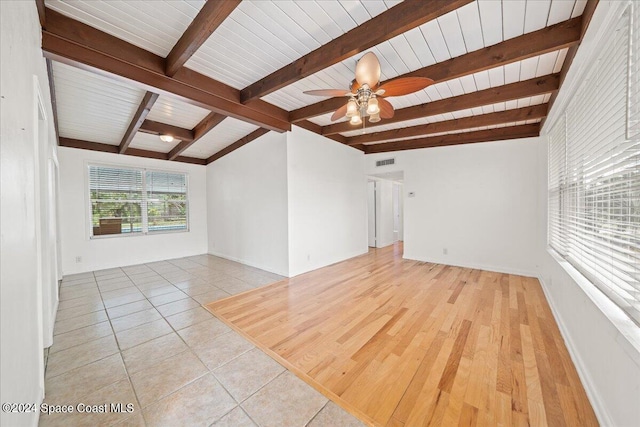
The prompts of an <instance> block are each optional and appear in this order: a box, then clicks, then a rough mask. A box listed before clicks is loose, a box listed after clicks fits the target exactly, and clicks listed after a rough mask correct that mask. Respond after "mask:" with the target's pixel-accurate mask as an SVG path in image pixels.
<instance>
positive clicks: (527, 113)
mask: <svg viewBox="0 0 640 427" xmlns="http://www.w3.org/2000/svg"><path fill="white" fill-rule="evenodd" d="M547 107H548V105H547V104H540V105H535V106H532V107H524V108H517V109H514V110H506V111H499V112H496V113H489V114H481V115H478V116H470V117H463V118H460V119H454V120H445V121H442V122H435V123H429V124H425V125H420V126H411V127H406V128H400V129H392V130H388V131H384V132H376V133H369V134H365V135H358V136H352V137H350V138H347V144H348V145H360V144H365V143H370V142H376V141H385V140H389V139H402V138H411V137H414V136H421V135H429V134H433V133H440V132H451V131H456V130H463V129H471V128H477V127H482V126H491V125H499V124H501V123H512V122H519V121H523V120H531V119H541V118H543V117H545V116H546V115H547Z"/></svg>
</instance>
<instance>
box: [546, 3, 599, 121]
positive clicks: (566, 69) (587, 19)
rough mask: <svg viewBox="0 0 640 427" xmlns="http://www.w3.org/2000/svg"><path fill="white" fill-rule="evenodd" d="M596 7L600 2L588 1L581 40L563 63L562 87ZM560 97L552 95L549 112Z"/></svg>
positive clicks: (568, 53)
mask: <svg viewBox="0 0 640 427" xmlns="http://www.w3.org/2000/svg"><path fill="white" fill-rule="evenodd" d="M596 6H598V0H588V1H587V4H586V5H585V7H584V11H583V12H582V15H581V16H580V18H581V26H580V40H579V41H578V43H576V44H575V45H573V46H571V47H570V48H569V50H568V51H567V55H566V56H565V58H564V62H563V63H562V68H561V69H560V87H562V83H564V79H565V78H566V77H567V73H568V72H569V69H570V68H571V64H572V63H573V59H574V58H575V56H576V53H577V52H578V48H579V47H580V43H581V42H582V39H583V38H584V34H585V33H586V32H587V29H588V28H589V23H590V22H591V18H592V17H593V13H594V12H595V11H596ZM557 97H558V92H556V93H554V94H553V95H551V98H550V99H549V111H551V108H552V107H553V104H554V102H555V101H556V98H557ZM544 122H545V120H543V121H542V125H543V126H544Z"/></svg>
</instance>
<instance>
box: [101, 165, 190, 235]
mask: <svg viewBox="0 0 640 427" xmlns="http://www.w3.org/2000/svg"><path fill="white" fill-rule="evenodd" d="M89 194H90V199H91V236H104V235H116V234H122V235H132V234H140V233H157V232H164V231H174V230H187V229H188V199H187V176H186V174H183V173H175V172H160V171H150V170H144V169H129V168H115V167H109V166H98V165H90V166H89Z"/></svg>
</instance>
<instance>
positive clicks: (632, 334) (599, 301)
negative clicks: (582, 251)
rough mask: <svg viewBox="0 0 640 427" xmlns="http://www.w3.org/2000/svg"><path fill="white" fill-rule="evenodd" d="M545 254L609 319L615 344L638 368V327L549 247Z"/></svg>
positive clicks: (639, 344)
mask: <svg viewBox="0 0 640 427" xmlns="http://www.w3.org/2000/svg"><path fill="white" fill-rule="evenodd" d="M547 252H548V253H549V255H551V257H552V258H553V259H554V260H555V261H556V262H557V263H558V264H560V266H561V267H562V268H563V269H564V271H566V272H567V274H568V275H569V276H570V277H571V278H572V279H573V281H575V282H576V284H577V285H578V286H579V287H580V288H581V289H582V291H583V292H584V293H585V294H586V295H587V297H588V298H589V299H590V300H591V301H592V302H593V303H594V304H595V305H596V307H598V309H599V310H600V311H601V312H602V313H603V314H604V315H605V316H606V317H607V319H609V321H610V322H611V324H613V326H614V327H615V328H616V329H617V331H618V333H617V334H616V338H615V339H616V342H618V343H619V344H620V345H621V346H622V348H624V350H625V352H626V353H627V354H628V355H629V357H630V358H631V359H632V360H633V361H634V362H635V364H636V365H637V366H638V367H640V327H638V325H636V324H635V323H634V322H633V320H631V319H630V318H629V316H628V315H627V314H626V313H625V312H624V311H622V309H621V308H620V307H618V306H617V305H616V304H615V303H614V302H613V301H611V300H610V299H609V298H608V297H607V296H606V295H605V294H604V293H603V292H602V291H600V290H599V289H598V288H597V287H596V286H595V285H594V284H593V283H591V282H590V281H589V280H588V279H587V278H586V277H584V276H583V275H582V274H581V273H580V272H579V271H578V270H576V268H575V267H573V266H572V265H571V264H569V262H567V261H566V260H565V259H564V258H562V257H561V256H560V255H559V254H558V253H557V252H556V251H555V250H553V249H552V248H551V247H547Z"/></svg>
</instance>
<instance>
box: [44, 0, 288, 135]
mask: <svg viewBox="0 0 640 427" xmlns="http://www.w3.org/2000/svg"><path fill="white" fill-rule="evenodd" d="M42 49H43V50H44V52H45V56H46V57H47V58H50V59H54V60H56V61H59V62H63V63H66V64H69V65H72V66H75V67H79V68H83V69H88V70H90V71H94V72H96V71H98V72H100V73H103V74H106V75H109V76H111V77H113V76H114V75H115V76H118V77H120V78H124V79H126V80H128V81H131V82H134V83H136V84H137V85H138V86H140V87H142V88H144V89H145V90H149V91H152V92H155V93H159V94H171V95H173V96H174V97H177V98H179V99H181V100H183V101H185V102H188V103H190V104H193V105H196V106H199V107H201V108H206V109H209V110H211V111H213V112H216V113H219V114H223V115H225V116H230V117H234V118H237V119H239V120H243V121H246V122H249V123H252V124H255V125H258V126H261V127H264V128H267V129H270V130H275V131H277V132H285V131H288V130H291V124H290V123H289V121H288V112H287V111H285V110H283V109H281V108H278V107H276V106H274V105H271V104H268V103H266V102H252V103H250V104H247V105H243V104H242V103H241V102H240V91H238V90H237V89H234V88H232V87H230V86H227V85H225V84H223V83H221V82H218V81H216V80H214V79H211V78H209V77H206V76H204V75H202V74H198V73H196V72H195V71H193V70H189V69H187V68H185V67H182V68H181V69H180V70H179V71H178V72H177V73H176V74H175V75H174V76H173V77H169V76H167V75H165V74H164V71H165V59H164V58H162V57H160V56H158V55H155V54H153V53H151V52H149V51H146V50H144V49H141V48H139V47H137V46H134V45H132V44H130V43H127V42H125V41H123V40H120V39H118V38H117V37H114V36H111V35H109V34H107V33H104V32H102V31H100V30H97V29H95V28H93V27H91V26H89V25H86V24H83V23H81V22H79V21H76V20H74V19H71V18H68V17H66V16H64V15H62V14H60V13H57V12H55V11H53V10H51V9H47V29H46V30H45V31H43V32H42Z"/></svg>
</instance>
